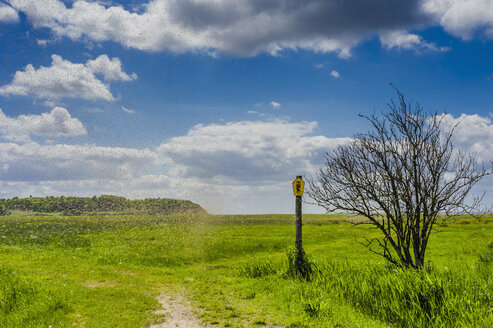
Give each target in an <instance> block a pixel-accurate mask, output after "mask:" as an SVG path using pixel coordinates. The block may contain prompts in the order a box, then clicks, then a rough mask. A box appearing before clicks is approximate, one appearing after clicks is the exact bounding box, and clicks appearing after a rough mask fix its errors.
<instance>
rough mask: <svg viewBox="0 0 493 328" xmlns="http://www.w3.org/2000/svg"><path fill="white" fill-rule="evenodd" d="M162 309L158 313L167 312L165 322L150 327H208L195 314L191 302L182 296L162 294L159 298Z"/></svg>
mask: <svg viewBox="0 0 493 328" xmlns="http://www.w3.org/2000/svg"><path fill="white" fill-rule="evenodd" d="M158 301H159V303H161V306H162V309H161V310H158V311H157V313H161V314H166V317H165V321H164V322H163V323H160V324H157V325H152V326H150V328H208V327H210V326H208V325H204V324H202V323H201V322H200V320H199V319H198V318H197V317H196V316H195V314H194V313H193V311H192V307H191V306H190V303H189V302H188V301H187V300H185V299H184V298H183V297H182V296H173V297H171V296H168V295H160V296H159V298H158Z"/></svg>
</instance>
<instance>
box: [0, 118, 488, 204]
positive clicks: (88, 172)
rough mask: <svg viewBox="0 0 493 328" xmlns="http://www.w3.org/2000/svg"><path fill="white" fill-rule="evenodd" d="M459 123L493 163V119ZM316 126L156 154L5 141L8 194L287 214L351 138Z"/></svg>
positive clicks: (281, 126)
mask: <svg viewBox="0 0 493 328" xmlns="http://www.w3.org/2000/svg"><path fill="white" fill-rule="evenodd" d="M459 121H460V122H461V123H460V125H459V126H458V128H457V129H456V131H455V135H454V139H453V141H454V143H455V144H456V145H457V146H458V147H460V148H462V149H466V150H470V151H472V152H478V153H479V154H478V159H479V160H484V161H490V160H493V155H491V154H493V151H492V150H493V142H492V141H491V140H493V122H492V121H491V119H490V118H488V117H482V116H479V115H467V114H462V115H461V116H460V117H454V116H452V115H450V114H447V115H445V117H444V119H443V121H442V122H443V127H444V128H449V127H452V126H454V125H455V124H456V123H457V122H459ZM316 128H317V122H288V121H284V120H264V121H236V122H227V123H222V124H208V125H204V124H198V125H196V126H194V127H192V128H190V129H189V130H188V132H187V133H185V134H183V135H180V136H177V137H173V138H171V139H169V140H167V141H165V142H163V143H162V144H161V145H159V146H158V147H156V148H155V149H148V148H144V149H137V148H123V147H103V146H98V145H90V144H89V145H68V144H55V145H43V144H39V143H34V142H29V143H24V144H16V143H10V142H4V143H1V142H0V180H1V183H0V186H1V187H2V192H1V193H0V195H2V197H12V196H15V195H18V194H19V191H22V193H23V194H24V195H25V194H36V195H44V196H47V195H61V194H64V195H80V196H83V195H86V196H89V195H93V194H102V193H111V194H117V195H123V196H127V197H131V198H145V197H177V198H186V199H191V200H193V201H196V202H198V203H200V204H201V205H203V206H204V207H206V208H207V209H208V210H210V211H213V212H215V213H247V212H248V213H250V212H251V211H252V208H250V207H249V206H250V205H251V204H254V203H255V204H263V205H262V206H263V208H271V209H272V210H271V211H273V212H282V211H283V209H285V208H288V207H289V204H290V202H291V201H292V199H291V198H292V194H290V183H291V180H292V179H293V178H294V177H295V176H296V175H299V174H303V175H306V176H310V175H313V174H314V173H315V172H316V171H317V170H318V169H319V168H320V167H321V166H322V165H323V163H324V158H325V152H327V151H330V150H331V149H334V148H335V147H337V146H339V145H342V144H345V143H347V142H349V141H350V140H351V138H328V137H325V136H323V135H318V134H314V132H315V131H316ZM482 187H484V185H482ZM252 190H255V192H254V193H252ZM20 196H22V195H20ZM240 199H241V202H240V201H239V200H240ZM267 199H268V200H269V201H268V202H267ZM240 203H241V204H240Z"/></svg>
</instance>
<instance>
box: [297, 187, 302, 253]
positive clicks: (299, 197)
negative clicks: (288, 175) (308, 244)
mask: <svg viewBox="0 0 493 328" xmlns="http://www.w3.org/2000/svg"><path fill="white" fill-rule="evenodd" d="M301 225H302V221H301V196H296V241H295V246H296V250H297V251H298V256H300V255H301V253H302V252H303V245H302V241H301Z"/></svg>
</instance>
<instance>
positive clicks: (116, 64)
mask: <svg viewBox="0 0 493 328" xmlns="http://www.w3.org/2000/svg"><path fill="white" fill-rule="evenodd" d="M86 67H87V69H89V70H90V71H92V72H93V73H96V74H101V75H103V77H104V79H105V80H107V81H132V80H135V79H137V74H135V73H132V74H130V75H128V74H127V73H125V72H124V71H122V63H121V61H120V59H119V58H116V57H114V58H111V60H110V59H109V57H108V56H107V55H101V56H99V57H98V58H96V59H94V60H88V61H87V63H86Z"/></svg>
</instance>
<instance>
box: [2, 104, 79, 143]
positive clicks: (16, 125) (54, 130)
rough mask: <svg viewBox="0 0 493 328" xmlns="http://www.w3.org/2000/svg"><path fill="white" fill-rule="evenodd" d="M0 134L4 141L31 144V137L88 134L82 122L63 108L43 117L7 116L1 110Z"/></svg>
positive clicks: (44, 114) (58, 108) (56, 108)
mask: <svg viewBox="0 0 493 328" xmlns="http://www.w3.org/2000/svg"><path fill="white" fill-rule="evenodd" d="M0 133H1V134H2V136H3V138H4V139H7V140H12V141H18V142H29V141H31V138H30V136H31V135H33V136H45V137H74V136H80V135H85V134H87V131H86V129H85V128H84V125H83V124H82V122H81V121H79V120H78V119H76V118H73V117H71V116H70V113H69V112H68V111H67V110H66V109H65V108H62V107H55V108H53V110H52V111H51V112H50V113H43V114H41V115H20V116H18V117H16V118H13V117H8V116H6V115H5V114H4V113H3V112H2V110H1V109H0Z"/></svg>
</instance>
